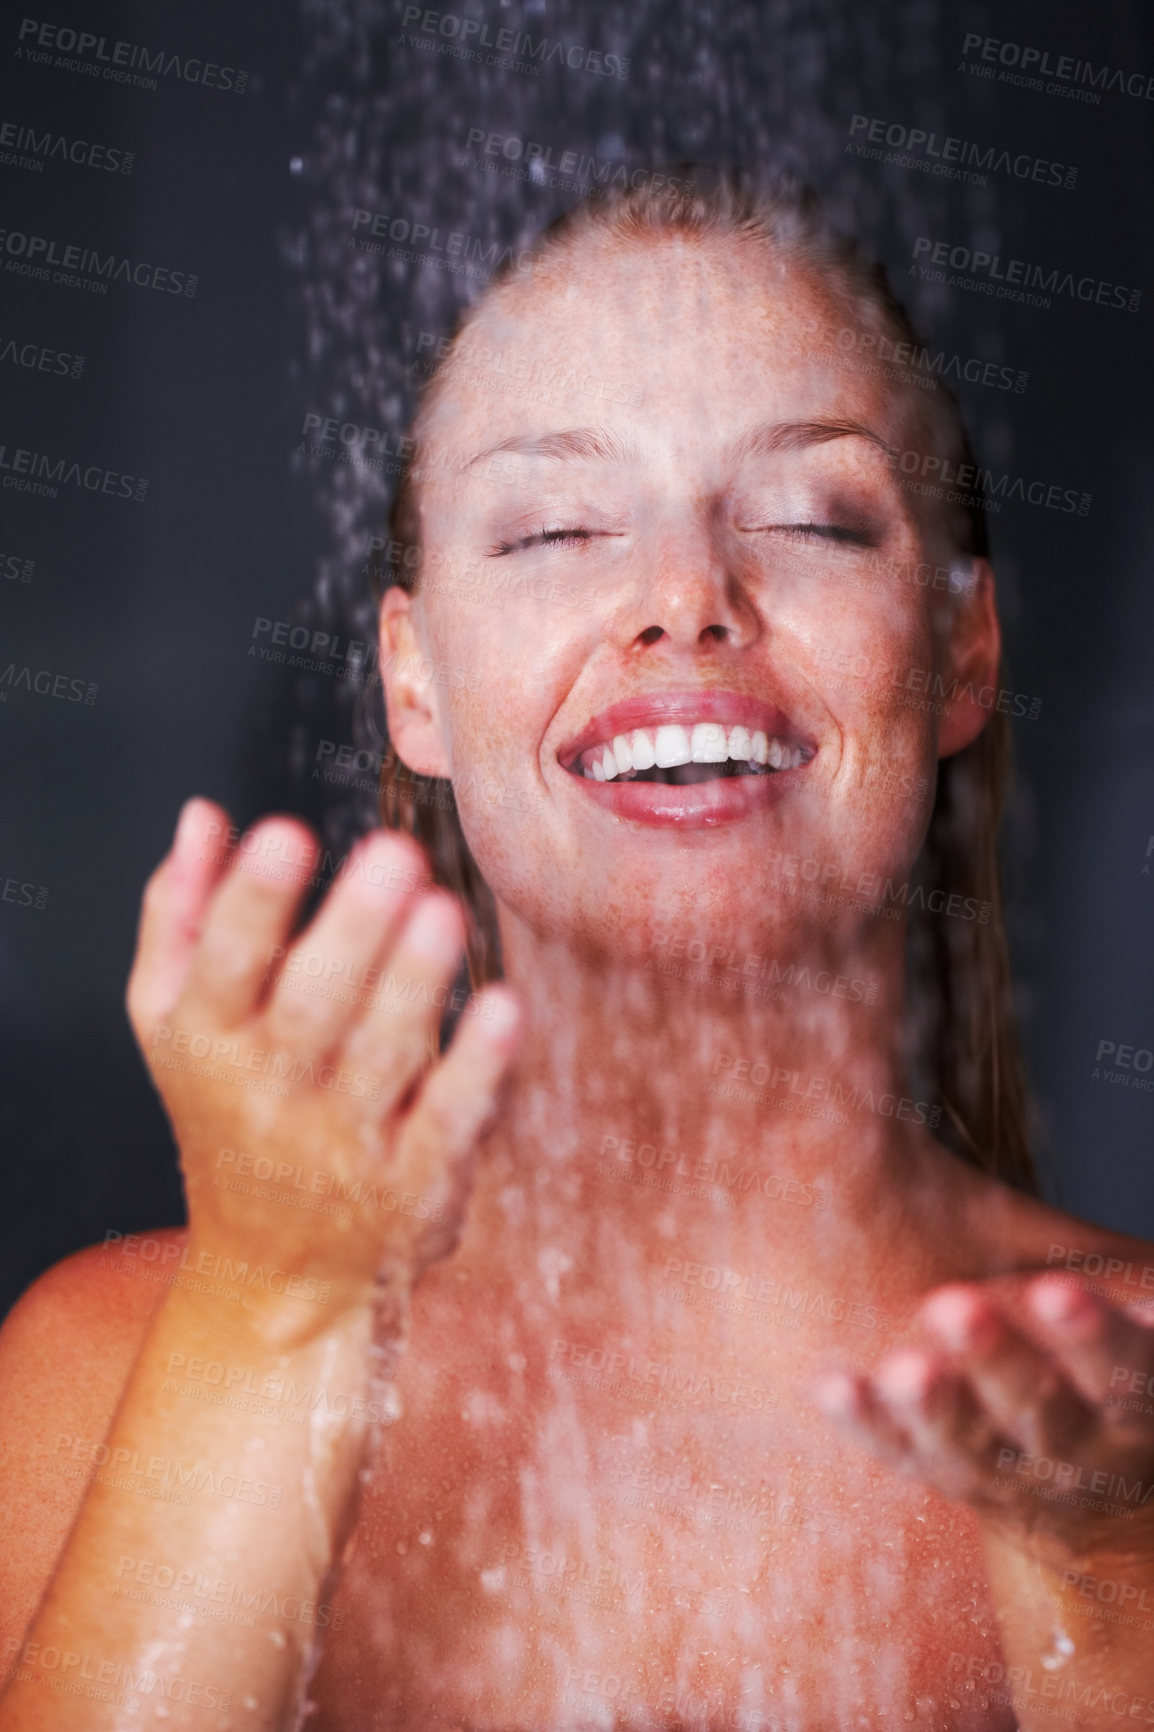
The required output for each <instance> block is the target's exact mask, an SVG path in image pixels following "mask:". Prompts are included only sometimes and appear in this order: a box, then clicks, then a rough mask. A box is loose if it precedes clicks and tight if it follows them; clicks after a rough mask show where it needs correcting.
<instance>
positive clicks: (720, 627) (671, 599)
mask: <svg viewBox="0 0 1154 1732" xmlns="http://www.w3.org/2000/svg"><path fill="white" fill-rule="evenodd" d="M638 559H639V561H640V564H641V569H640V571H639V572H638V574H637V582H636V585H635V587H633V588H632V592H631V594H630V595H629V598H628V603H627V606H626V609H625V614H624V617H623V618H622V619H621V621H620V625H621V638H622V641H623V642H625V643H628V644H630V645H632V646H635V647H638V648H640V647H643V646H647V645H650V644H657V643H661V642H663V641H664V642H667V643H668V644H669V646H670V647H671V648H677V649H684V650H690V651H697V650H700V649H704V648H707V647H709V646H710V645H714V644H717V645H722V644H723V645H725V646H726V647H728V648H730V649H745V648H747V647H748V646H749V645H750V644H751V643H753V642H754V641H755V639H756V638H757V637H758V636H759V634H760V632H761V621H760V619H759V618H758V615H757V612H756V610H755V608H754V606H753V604H752V601H751V600H750V597H749V595H748V594H747V592H746V590H745V588H744V587H743V585H742V583H741V580H740V576H739V574H738V572H737V571H736V570H735V568H734V566H733V565H732V564H730V562H729V561H727V560H726V558H725V556H724V552H723V549H722V547H721V545H720V539H719V537H717V536H716V535H714V534H713V533H711V532H710V530H709V529H708V528H707V527H706V526H705V525H702V526H700V527H698V528H690V527H688V526H681V527H678V528H676V529H673V528H671V529H669V530H668V531H667V532H665V533H664V534H660V535H658V536H655V537H653V538H652V539H649V540H648V544H647V545H646V546H645V547H644V548H642V549H641V550H639V553H638Z"/></svg>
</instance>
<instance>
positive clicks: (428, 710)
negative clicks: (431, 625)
mask: <svg viewBox="0 0 1154 1732" xmlns="http://www.w3.org/2000/svg"><path fill="white" fill-rule="evenodd" d="M434 671H435V670H434V667H433V664H432V662H431V661H430V660H429V658H428V657H427V656H426V654H425V652H424V650H423V649H422V647H421V644H420V640H419V639H418V637H417V630H416V623H415V621H414V618H413V598H412V596H411V595H410V594H409V593H408V591H407V590H404V589H401V588H399V587H398V586H397V585H396V584H394V585H393V586H392V587H391V588H390V589H387V590H386V591H385V594H384V599H383V600H382V602H381V684H382V685H383V686H384V688H385V714H386V716H387V718H388V724H389V741H390V743H391V745H392V746H393V749H394V750H395V752H396V753H397V756H398V757H399V758H400V760H401V762H402V763H403V764H405V765H406V766H407V767H408V768H409V769H410V770H412V771H414V772H415V774H417V775H418V776H447V775H448V774H449V754H448V752H447V750H446V747H445V741H444V735H443V730H442V727H441V715H440V710H439V708H438V705H437V687H436V681H435V679H434Z"/></svg>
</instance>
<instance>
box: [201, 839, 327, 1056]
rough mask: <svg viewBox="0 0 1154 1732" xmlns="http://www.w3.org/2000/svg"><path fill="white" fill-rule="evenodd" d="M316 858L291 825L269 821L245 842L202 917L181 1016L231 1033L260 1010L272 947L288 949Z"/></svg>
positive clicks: (312, 842)
mask: <svg viewBox="0 0 1154 1732" xmlns="http://www.w3.org/2000/svg"><path fill="white" fill-rule="evenodd" d="M316 858H317V842H316V839H315V837H314V836H313V835H312V833H311V832H310V831H309V830H308V829H307V828H306V826H305V825H304V824H301V823H299V822H298V821H297V820H296V819H294V818H266V819H264V820H263V822H261V823H260V824H256V825H254V827H253V828H252V829H251V830H249V831H248V832H247V834H246V835H244V836H242V837H241V839H240V841H239V843H238V844H237V847H236V851H235V853H234V854H233V857H232V860H231V862H230V864H229V868H228V870H227V872H226V873H225V874H224V876H223V878H222V879H221V882H220V884H219V885H218V887H217V889H216V891H215V893H214V895H213V897H212V899H211V901H210V902H209V905H208V909H207V912H206V914H205V916H204V924H203V927H202V930H201V934H200V940H199V943H198V944H197V945H196V947H195V949H194V951H193V954H192V959H191V962H190V965H189V969H188V979H187V985H186V988H185V992H184V994H183V997H182V1001H181V1006H180V1014H181V1016H182V1017H183V1018H184V1019H185V1020H187V1021H188V1022H189V1023H190V1024H192V1025H193V1026H198V1025H203V1026H206V1027H209V1026H212V1027H220V1028H230V1027H234V1026H235V1025H236V1024H237V1023H239V1022H243V1021H244V1020H245V1018H246V1017H249V1016H251V1015H252V1013H253V1011H254V1010H255V1009H256V1007H257V1005H258V1003H259V1001H260V998H261V993H262V986H263V982H264V978H265V975H266V973H267V970H268V966H269V957H270V954H271V953H272V950H273V948H274V946H276V945H277V944H284V943H285V942H286V940H287V938H288V935H289V933H290V931H291V930H292V925H293V921H294V919H295V918H296V913H297V910H298V908H299V907H300V904H301V901H302V899H303V897H304V893H305V889H306V887H307V885H308V882H309V878H310V875H311V873H312V870H313V867H314V865H315V864H316Z"/></svg>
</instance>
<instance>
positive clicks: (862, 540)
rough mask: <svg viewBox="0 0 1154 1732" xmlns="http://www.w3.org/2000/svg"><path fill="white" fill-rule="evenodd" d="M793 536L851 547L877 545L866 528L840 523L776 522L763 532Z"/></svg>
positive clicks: (797, 538) (874, 538)
mask: <svg viewBox="0 0 1154 1732" xmlns="http://www.w3.org/2000/svg"><path fill="white" fill-rule="evenodd" d="M762 533H763V534H764V533H773V534H775V535H789V536H793V537H794V538H795V539H796V540H798V541H810V540H817V541H838V542H844V543H846V544H848V545H849V546H851V547H876V546H877V539H876V537H875V536H874V535H873V534H872V533H871V532H870V531H869V530H866V529H849V528H846V527H845V526H844V525H843V524H840V523H775V524H771V525H769V526H768V528H767V530H764V531H763V532H762Z"/></svg>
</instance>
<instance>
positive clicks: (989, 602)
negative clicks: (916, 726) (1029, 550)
mask: <svg viewBox="0 0 1154 1732" xmlns="http://www.w3.org/2000/svg"><path fill="white" fill-rule="evenodd" d="M950 570H951V573H953V572H954V571H957V572H959V573H961V574H963V581H962V583H961V585H960V590H961V593H960V594H959V595H958V596H957V598H956V600H954V602H953V605H952V607H951V609H950V620H949V625H948V627H947V632H946V641H945V645H944V650H943V656H942V664H943V665H942V690H943V692H944V694H945V707H944V710H943V712H942V715H941V716H940V717H939V719H938V756H939V757H940V758H948V757H951V756H952V754H953V753H954V752H960V751H962V750H963V749H964V748H965V747H966V746H968V745H970V744H971V743H972V742H973V741H974V740H976V739H977V737H978V735H979V734H980V733H981V731H982V729H983V728H984V727H985V725H986V723H987V722H988V721H989V719H990V714H991V712H992V710H993V708H994V704H995V702H996V700H997V695H998V693H997V684H998V667H999V664H1000V663H1001V659H1002V628H1001V626H1000V624H999V623H998V605H997V599H996V596H995V593H994V573H993V570H992V569H991V567H990V564H989V561H988V560H985V559H969V560H965V561H959V562H958V563H957V564H954V565H951V567H950Z"/></svg>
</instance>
